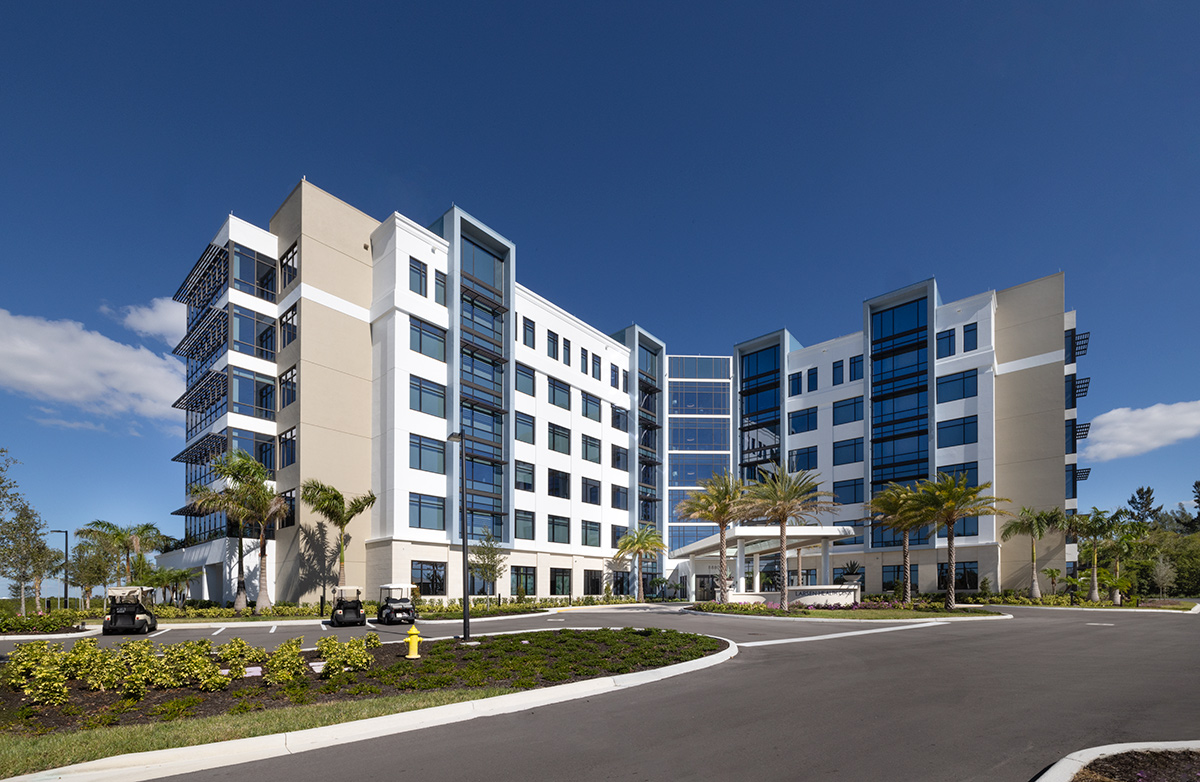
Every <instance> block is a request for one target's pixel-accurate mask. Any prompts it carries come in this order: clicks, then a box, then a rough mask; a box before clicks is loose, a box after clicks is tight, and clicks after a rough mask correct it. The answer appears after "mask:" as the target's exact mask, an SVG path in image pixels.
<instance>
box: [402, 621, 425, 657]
mask: <svg viewBox="0 0 1200 782" xmlns="http://www.w3.org/2000/svg"><path fill="white" fill-rule="evenodd" d="M404 642H405V643H406V644H408V654H406V655H404V659H406V660H419V659H421V654H420V652H418V651H417V644H419V643H421V631H420V630H418V629H417V626H416V625H413V626H412V627H410V628H408V637H407V638H406V639H405V641H404Z"/></svg>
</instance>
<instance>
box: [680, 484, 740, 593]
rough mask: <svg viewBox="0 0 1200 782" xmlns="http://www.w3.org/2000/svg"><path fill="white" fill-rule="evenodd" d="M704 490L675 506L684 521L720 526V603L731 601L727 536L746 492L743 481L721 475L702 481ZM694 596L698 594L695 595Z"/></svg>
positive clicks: (694, 493)
mask: <svg viewBox="0 0 1200 782" xmlns="http://www.w3.org/2000/svg"><path fill="white" fill-rule="evenodd" d="M700 486H701V489H700V490H699V491H694V492H692V493H691V494H689V495H688V496H687V499H685V500H683V501H682V502H680V503H679V504H678V505H676V506H675V513H676V514H677V515H678V516H679V518H681V519H699V520H702V521H708V522H712V523H713V524H716V525H717V529H718V531H719V534H720V536H721V551H720V557H719V560H718V561H719V563H720V564H719V565H718V568H717V584H718V592H717V600H718V601H719V602H721V603H728V602H729V558H728V556H727V555H726V552H725V533H726V531H727V530H728V528H729V525H730V524H732V523H733V522H735V521H738V520H739V515H738V513H739V511H738V505H737V503H738V500H739V499H741V497H742V495H743V494H744V493H745V491H746V485H745V484H744V483H742V481H741V479H740V478H735V477H733V476H732V475H730V474H729V473H721V474H720V475H717V476H714V477H712V478H710V479H708V480H707V481H701V482H700ZM693 597H695V595H693Z"/></svg>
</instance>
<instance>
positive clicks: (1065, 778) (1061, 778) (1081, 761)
mask: <svg viewBox="0 0 1200 782" xmlns="http://www.w3.org/2000/svg"><path fill="white" fill-rule="evenodd" d="M743 645H744V644H743ZM1165 750H1176V751H1179V750H1192V751H1200V741H1147V742H1141V743H1138V742H1132V743H1129V744H1105V745H1104V746H1102V747H1091V748H1090V749H1081V750H1079V751H1078V752H1072V753H1071V754H1070V755H1067V756H1066V757H1065V758H1063V759H1062V760H1060V761H1058V762H1057V763H1055V764H1054V765H1053V766H1051V767H1050V768H1048V769H1046V770H1045V771H1043V772H1042V773H1041V774H1040V775H1039V776H1038V777H1036V780H1037V782H1071V780H1072V779H1074V778H1075V775H1076V774H1078V773H1079V772H1080V771H1081V770H1082V769H1083V767H1084V766H1086V765H1087V764H1088V763H1091V762H1092V761H1093V760H1097V759H1099V758H1102V757H1106V756H1108V755H1120V754H1121V753H1123V752H1161V751H1165Z"/></svg>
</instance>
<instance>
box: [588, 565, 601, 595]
mask: <svg viewBox="0 0 1200 782" xmlns="http://www.w3.org/2000/svg"><path fill="white" fill-rule="evenodd" d="M583 594H584V595H601V594H604V578H603V573H602V572H601V571H599V570H585V571H583Z"/></svg>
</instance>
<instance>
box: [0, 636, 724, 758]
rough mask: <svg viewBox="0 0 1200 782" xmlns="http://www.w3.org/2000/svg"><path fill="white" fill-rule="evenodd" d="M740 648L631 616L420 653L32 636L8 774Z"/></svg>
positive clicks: (7, 725) (12, 717)
mask: <svg viewBox="0 0 1200 782" xmlns="http://www.w3.org/2000/svg"><path fill="white" fill-rule="evenodd" d="M726 647H727V643H726V642H725V641H722V640H718V639H715V638H710V637H708V636H701V635H693V634H689V633H680V632H678V631H674V630H657V629H645V630H637V629H629V628H626V629H622V630H612V629H602V630H567V629H564V630H555V631H542V632H528V633H514V634H504V635H493V636H480V637H479V638H478V640H477V642H473V643H469V644H464V643H460V642H458V641H455V640H439V641H427V642H423V643H421V645H420V654H421V657H420V659H416V660H409V659H406V658H405V651H406V649H407V647H406V646H405V645H403V644H380V643H379V639H378V636H376V635H375V634H373V633H369V634H367V636H366V637H364V638H356V639H351V640H350V641H347V642H345V643H343V642H341V641H338V640H337V639H336V638H333V637H332V636H325V637H322V638H321V639H320V640H319V641H318V642H317V648H316V649H315V650H309V651H302V650H301V641H300V640H299V639H295V640H292V641H286V642H284V643H283V644H281V645H280V646H279V648H278V649H277V650H276V651H274V652H270V653H268V652H266V651H265V650H263V649H260V648H256V647H251V646H249V645H248V644H246V643H245V642H244V641H243V640H241V639H232V640H231V641H229V642H228V643H226V644H223V645H221V646H213V644H212V643H211V641H209V640H207V639H205V640H201V641H185V642H183V643H177V644H157V645H156V644H153V643H152V642H151V641H149V640H137V641H127V642H125V643H124V644H122V645H121V646H120V647H119V648H117V649H105V648H102V647H99V646H98V645H97V644H96V643H95V640H94V639H82V640H80V641H78V642H76V643H75V644H74V646H73V647H72V648H71V649H69V650H63V649H62V647H61V646H60V645H58V644H48V643H46V642H44V641H36V642H32V643H28V644H22V645H20V646H18V648H17V649H16V650H15V651H14V652H13V654H12V655H11V658H10V660H9V662H8V664H7V665H6V666H5V667H4V669H3V671H2V672H0V680H2V681H3V685H4V686H3V689H2V691H0V723H2V724H3V727H4V732H3V733H0V773H2V774H3V776H11V775H15V774H23V773H29V772H33V771H39V770H44V769H48V768H55V767H58V766H63V765H67V764H74V763H81V762H85V761H89V760H95V759H98V758H103V757H108V756H110V755H115V754H123V753H129V752H145V751H150V750H157V749H166V748H170V747H181V746H190V745H195V744H202V743H207V742H212V741H220V740H227V739H235V738H246V737H250V736H263V735H266V734H271V733H277V732H281V731H285V730H288V731H291V730H297V729H301V728H310V727H317V726H322V725H332V724H335V723H340V722H345V721H349V720H356V719H362V718H365V717H373V716H379V715H383V714H393V713H397V712H403V711H409V710H413V709H423V708H427V707H430V706H439V705H445V704H449V703H455V702H459V701H465V700H475V699H479V698H487V697H491V696H496V695H502V694H505V693H514V692H519V691H523V690H530V689H534V688H539V687H546V686H550V685H556V684H564V683H569V682H578V681H583V680H588V679H596V678H602V677H613V676H620V675H622V674H631V673H638V672H642V671H651V670H653V669H656V668H661V667H663V666H668V665H674V664H677V663H684V662H688V661H692V660H698V659H699V658H702V657H705V656H707V655H711V654H714V653H716V652H719V651H721V650H723V649H725V648H726ZM318 668H319V669H320V670H319V671H318V670H317V669H318ZM247 671H248V672H250V673H251V674H252V675H249V676H243V673H245V672H247ZM260 672H261V675H254V674H257V673H260Z"/></svg>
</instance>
